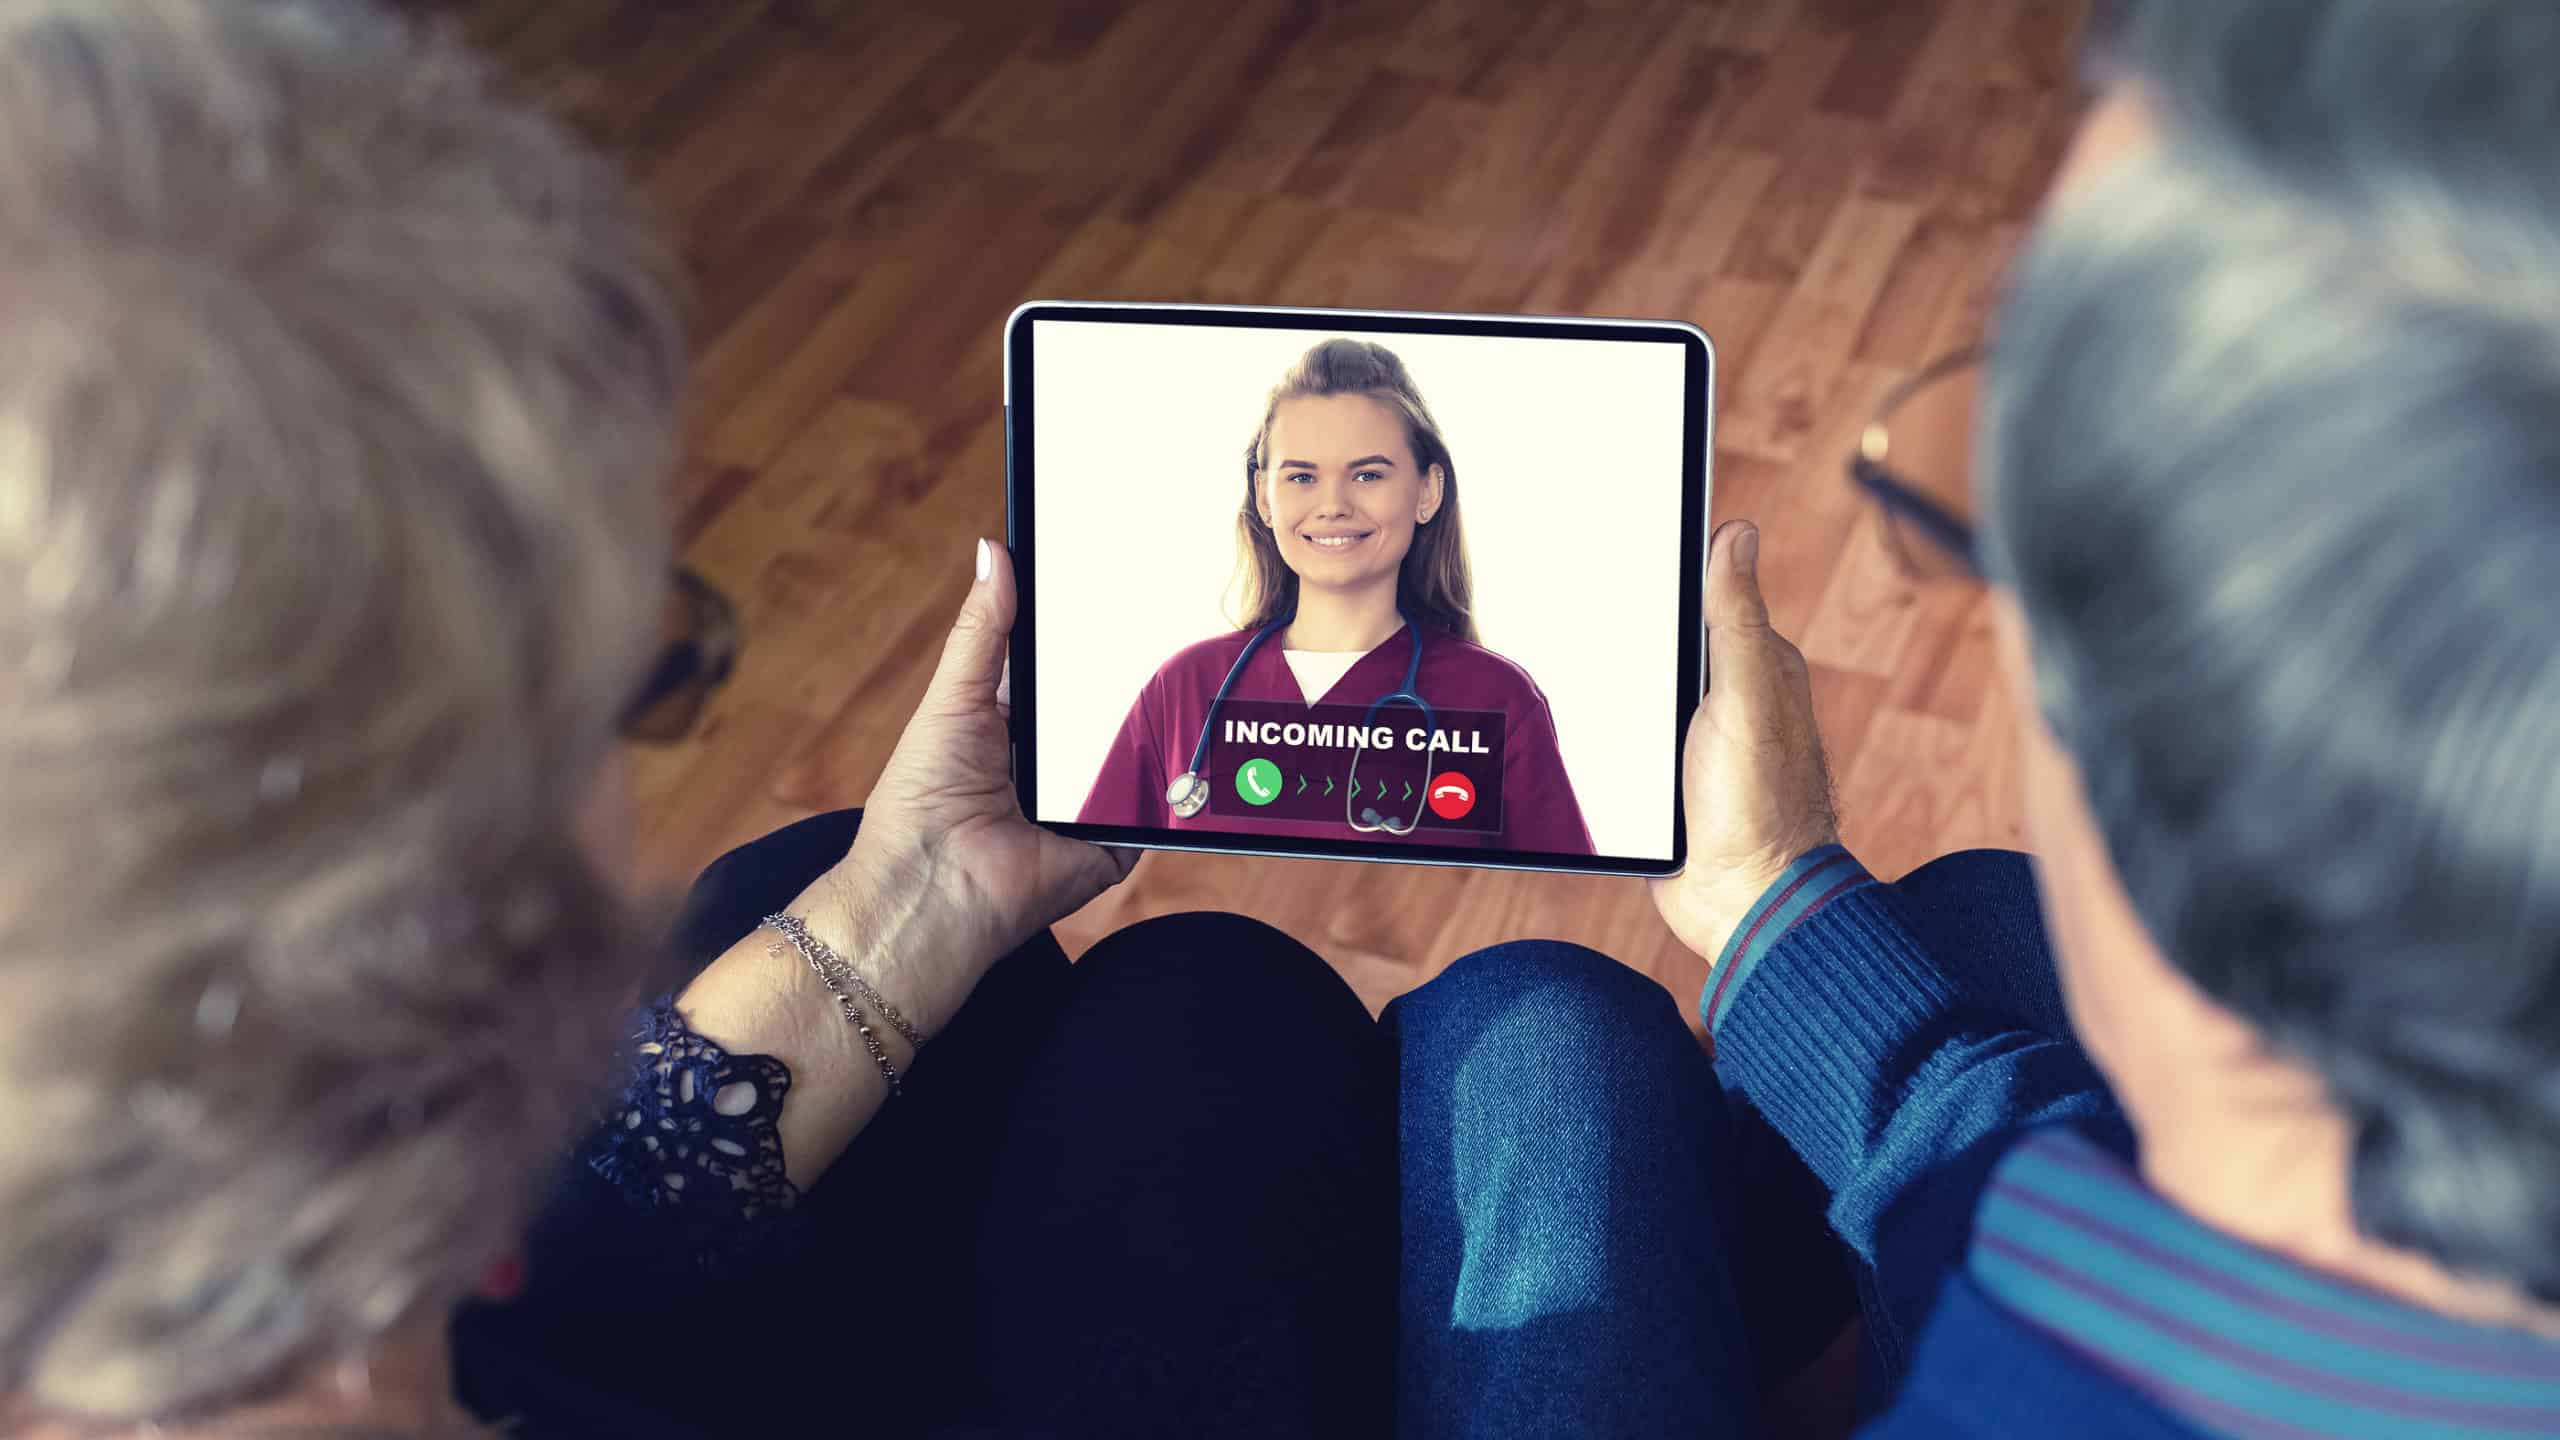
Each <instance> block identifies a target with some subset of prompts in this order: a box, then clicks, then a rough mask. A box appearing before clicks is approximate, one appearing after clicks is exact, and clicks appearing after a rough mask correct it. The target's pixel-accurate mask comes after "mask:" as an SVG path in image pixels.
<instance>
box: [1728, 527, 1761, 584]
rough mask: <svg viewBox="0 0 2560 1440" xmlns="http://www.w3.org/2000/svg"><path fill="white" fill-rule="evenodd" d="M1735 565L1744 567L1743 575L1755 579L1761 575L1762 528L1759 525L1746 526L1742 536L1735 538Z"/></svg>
mask: <svg viewBox="0 0 2560 1440" xmlns="http://www.w3.org/2000/svg"><path fill="white" fill-rule="evenodd" d="M1733 563H1735V564H1736V565H1739V566H1741V567H1742V573H1743V574H1745V575H1750V576H1753V577H1755V578H1756V577H1757V576H1758V575H1759V573H1760V527H1759V526H1757V525H1745V526H1743V527H1742V533H1741V534H1739V535H1737V536H1735V537H1734V538H1733Z"/></svg>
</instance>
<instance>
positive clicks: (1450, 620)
mask: <svg viewBox="0 0 2560 1440" xmlns="http://www.w3.org/2000/svg"><path fill="white" fill-rule="evenodd" d="M1302 395H1315V396H1323V395H1366V396H1368V397H1369V398H1370V399H1372V400H1375V401H1377V402H1378V403H1379V404H1381V405H1384V406H1386V407H1387V408H1389V409H1391V410H1393V411H1395V412H1396V413H1397V414H1398V415H1399V416H1401V417H1402V418H1403V420H1404V427H1405V436H1406V439H1407V441H1408V442H1409V443H1410V444H1411V445H1412V447H1413V463H1414V468H1415V469H1416V470H1418V471H1420V472H1421V473H1423V474H1426V475H1427V474H1429V473H1430V471H1431V467H1432V466H1434V465H1437V466H1439V467H1440V475H1441V482H1440V508H1439V509H1438V510H1437V511H1435V512H1433V514H1432V516H1431V519H1430V520H1429V521H1428V522H1425V523H1422V524H1418V525H1416V526H1415V527H1414V532H1413V545H1412V547H1411V548H1410V549H1408V550H1406V551H1405V556H1404V566H1403V569H1402V570H1401V571H1400V572H1399V574H1398V575H1397V577H1396V605H1397V607H1398V608H1399V609H1401V610H1403V611H1404V613H1405V614H1407V615H1409V616H1411V617H1413V619H1414V620H1415V622H1416V623H1419V624H1424V625H1429V626H1432V627H1434V628H1436V629H1440V630H1445V631H1447V632H1448V633H1450V634H1452V635H1455V636H1457V637H1458V638H1459V639H1461V640H1465V641H1467V642H1469V643H1471V644H1472V643H1475V642H1476V622H1475V610H1474V601H1473V598H1472V597H1473V595H1474V589H1475V586H1474V581H1473V579H1472V578H1471V576H1470V573H1469V571H1468V569H1467V537H1466V532H1465V531H1464V530H1463V529H1461V528H1460V526H1459V523H1458V466H1457V462H1456V461H1454V460H1452V459H1450V458H1449V445H1448V442H1447V441H1445V440H1443V439H1442V438H1441V436H1440V426H1439V422H1437V421H1435V420H1433V419H1432V418H1431V410H1430V407H1428V406H1426V405H1424V404H1423V403H1422V391H1421V390H1420V389H1419V388H1418V387H1416V386H1415V385H1414V383H1413V375H1412V373H1411V372H1410V371H1408V370H1406V369H1405V368H1404V361H1402V360H1401V359H1398V358H1397V357H1396V353H1395V352H1394V351H1392V350H1390V349H1388V348H1387V347H1386V346H1384V345H1380V344H1377V343H1376V342H1374V341H1369V340H1327V341H1325V342H1324V343H1323V344H1321V345H1318V346H1316V347H1315V348H1314V349H1312V350H1309V351H1308V352H1307V353H1306V354H1305V355H1303V356H1300V357H1299V359H1298V363H1297V364H1296V365H1295V366H1293V367H1291V368H1290V371H1289V373H1288V374H1287V375H1286V376H1284V377H1282V378H1281V381H1280V383H1279V384H1278V385H1277V386H1275V387H1274V388H1273V389H1272V391H1271V400H1270V403H1268V404H1266V405H1264V406H1263V407H1262V425H1261V428H1259V429H1257V430H1255V431H1254V432H1253V441H1252V443H1251V444H1249V445H1247V446H1245V451H1244V504H1243V506H1242V507H1241V508H1240V509H1238V510H1237V511H1236V571H1237V586H1238V588H1239V590H1240V591H1241V592H1242V598H1241V601H1240V603H1239V605H1238V610H1239V611H1240V613H1241V619H1240V621H1239V623H1238V626H1237V628H1239V629H1244V630H1256V629H1260V628H1261V627H1262V626H1265V625H1268V624H1270V623H1272V622H1273V621H1275V620H1279V619H1283V618H1285V617H1287V616H1289V615H1291V614H1293V613H1295V612H1296V610H1297V608H1298V576H1297V572H1295V571H1293V570H1291V569H1290V568H1289V566H1288V563H1287V562H1286V561H1283V560H1282V559H1281V558H1280V542H1279V540H1278V539H1277V538H1276V537H1274V536H1273V535H1272V533H1271V526H1270V525H1269V524H1267V523H1265V522H1264V520H1263V518H1262V510H1261V507H1260V506H1258V505H1256V504H1255V503H1254V496H1255V490H1256V487H1257V486H1258V485H1260V483H1261V480H1262V471H1263V467H1264V466H1265V465H1267V464H1269V463H1270V454H1269V451H1270V446H1271V417H1272V416H1273V414H1275V413H1276V412H1277V411H1278V410H1279V408H1280V402H1281V401H1283V400H1294V399H1296V398H1298V397H1299V396H1302Z"/></svg>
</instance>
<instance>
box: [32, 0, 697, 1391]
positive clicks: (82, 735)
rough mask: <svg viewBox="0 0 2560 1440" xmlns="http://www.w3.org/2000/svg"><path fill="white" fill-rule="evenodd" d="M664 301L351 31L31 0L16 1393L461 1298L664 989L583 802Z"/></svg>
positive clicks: (210, 1374) (424, 81)
mask: <svg viewBox="0 0 2560 1440" xmlns="http://www.w3.org/2000/svg"><path fill="white" fill-rule="evenodd" d="M676 280H677V276H676V272H675V267H674V266H673V264H672V263H671V260H670V258H669V256H668V255H667V254H666V252H665V251H664V249H663V247H662V246H661V245H660V244H659V243H658V242H657V241H656V239H655V238H654V237H653V235H652V234H651V232H650V230H649V229H648V227H647V226H646V225H645V224H643V223H642V222H641V221H640V219H639V218H638V214H637V212H636V210H635V208H634V207H633V205H632V204H631V201H630V197H629V196H628V195H627V194H626V193H625V190H624V188H623V187H622V186H621V184H620V183H619V182H618V181H617V179H616V177H615V176H614V175H613V174H612V173H611V171H610V170H609V169H608V168H607V167H606V166H605V165H604V164H602V163H601V162H600V161H599V160H598V159H597V158H596V157H594V156H593V155H591V154H590V153H589V152H588V151H586V150H585V149H584V148H582V147H581V146H580V145H578V144H577V143H575V142H574V141H573V140H572V139H571V138H570V137H569V136H568V135H566V134H565V133H563V131H562V130H560V129H559V128H557V127H556V126H555V125H554V124H552V123H551V122H550V121H548V120H546V119H544V118H542V117H541V116H540V115H538V114H537V113H535V112H534V111H533V110H531V109H529V108H525V107H523V106H521V105H518V104H515V103H512V102H509V101H506V100H504V99H501V98H499V97H497V96H495V95H494V94H493V93H492V91H491V88H490V86H489V85H488V84H487V82H486V79H485V77H484V75H483V73H482V71H481V70H480V69H479V67H478V66H476V65H475V64H474V63H473V62H471V61H470V60H469V59H468V58H467V57H466V56H465V55H464V54H463V53H462V52H461V51H460V49H459V47H458V46H456V45H455V44H454V43H452V42H451V41H450V40H448V39H446V38H444V36H443V35H442V34H441V32H438V33H435V34H426V33H421V32H418V31H416V30H414V29H413V28H412V27H411V25H410V24H408V23H407V22H405V21H403V20H400V19H399V18H397V17H396V16H394V15H393V14H391V13H389V12H387V11H384V10H381V9H377V8H375V7H374V6H373V5H371V4H364V3H351V0H308V3H295V0H262V3H255V4H249V3H239V0H15V3H12V4H10V5H8V6H7V7H6V9H5V10H0V332H4V333H5V334H6V335H7V341H6V343H5V345H0V833H5V834H6V835H7V836H8V838H9V844H8V846H7V847H6V849H5V851H0V1085H5V1087H6V1093H7V1094H8V1095H9V1097H10V1101H9V1103H8V1104H7V1105H6V1106H4V1107H0V1216H6V1217H7V1218H6V1221H5V1223H0V1393H6V1392H9V1391H13V1390H14V1391H17V1392H18V1393H20V1394H21V1395H23V1396H30V1397H32V1399H33V1400H34V1402H35V1403H36V1404H38V1405H40V1406H43V1407H47V1408H54V1409H59V1410H65V1411H74V1412H80V1413H86V1414H90V1415H97V1416H132V1415H139V1414H146V1413H152V1412H157V1411H162V1410H166V1409H170V1408H172V1407H185V1406H189V1405H196V1404H201V1403H204V1402H207V1401H210V1400H213V1399H217V1398H220V1397H223V1396H225V1395H228V1394H232V1393H237V1392H239V1391H241V1390H242V1389H244V1388H246V1387H250V1386H253V1385H256V1384H260V1383H264V1382H266V1381H268V1380H271V1379H273V1378H274V1377H275V1376H276V1375H278V1374H280V1373H282V1371H283V1370H284V1369H285V1368H286V1367H288V1366H289V1365H293V1364H297V1363H299V1362H301V1361H303V1360H305V1359H315V1360H316V1359H319V1358H325V1357H323V1356H320V1355H319V1350H320V1347H322V1346H324V1345H337V1344H341V1343H345V1344H350V1345H360V1344H362V1343H364V1342H366V1341H367V1340H369V1339H370V1338H371V1337H373V1336H375V1335H378V1334H380V1333H381V1332H383V1331H384V1330H385V1329H386V1328H388V1327H390V1326H391V1325H393V1324H394V1322H396V1321H400V1320H402V1319H405V1318H407V1317H411V1316H414V1315H420V1314H437V1315H440V1314H441V1312H442V1311H443V1310H445V1309H447V1308H450V1306H451V1305H452V1304H453V1303H454V1302H455V1301H456V1300H458V1299H459V1298H460V1297H461V1296H462V1295H463V1294H464V1293H465V1292H466V1291H467V1290H468V1288H469V1283H470V1281H471V1280H472V1279H473V1278H474V1277H475V1276H476V1274H477V1273H478V1272H479V1271H480V1269H481V1268H482V1267H484V1266H485V1265H486V1263H487V1262H488V1260H489V1259H490V1258H491V1257H493V1256H494V1255H497V1254H499V1253H502V1252H503V1251H505V1250H506V1249H507V1248H508V1247H509V1246H511V1245H512V1244H513V1243H514V1242H515V1239H516V1237H517V1235H518V1234H519V1233H520V1228H521V1226H522V1225H523V1223H524V1221H525V1218H526V1212H527V1209H528V1207H529V1202H530V1200H531V1199H532V1198H533V1197H532V1189H531V1187H532V1185H533V1184H534V1183H535V1182H536V1181H537V1180H538V1179H539V1178H540V1172H541V1171H542V1170H543V1169H545V1168H547V1167H546V1164H545V1161H546V1157H549V1156H551V1155H554V1154H556V1152H557V1150H558V1148H559V1146H560V1145H561V1143H562V1142H563V1140H564V1138H565V1137H566V1135H567V1133H568V1127H569V1125H570V1124H572V1123H573V1120H574V1118H575V1115H576V1114H577V1113H579V1112H580V1111H581V1108H582V1107H581V1102H582V1101H584V1100H586V1099H589V1098H591V1097H592V1092H591V1086H592V1085H593V1083H594V1082H595V1080H596V1079H597V1078H598V1077H599V1076H600V1075H602V1073H603V1071H604V1069H605V1063H604V1062H605V1060H606V1058H607V1057H608V1056H609V1054H610V1052H611V1048H612V1041H613V1036H612V1034H611V1031H612V1028H613V1026H614V1024H615V1022H616V1020H617V1018H618V1017H619V1016H620V1015H621V1014H622V1013H624V1012H623V1010H622V1007H623V1006H625V1005H627V1004H629V1003H631V1002H633V1001H634V1000H636V999H637V998H638V997H639V990H640V987H641V985H642V984H643V977H642V975H641V969H642V967H643V965H644V964H645V963H646V962H645V960H644V959H643V956H644V949H643V944H642V937H643V935H644V933H645V932H644V931H642V930H641V929H640V928H639V927H638V922H637V921H636V920H635V919H634V917H633V916H632V915H631V914H630V913H629V912H627V911H626V910H625V909H624V907H622V906H621V905H620V903H619V902H618V901H617V899H616V898H615V897H614V896H613V895H612V894H611V893H610V891H609V888H608V886H607V885H606V884H605V882H604V880H603V878H602V877H600V876H599V875H598V874H596V873H595V872H594V870H593V868H592V866H591V864H590V862H589V861H588V860H587V858H586V857H585V855H584V853H583V852H582V851H581V849H580V847H579V846H578V844H577V842H576V840H575V838H574V833H573V827H574V821H573V818H572V817H573V814H574V811H575V808H576V805H577V803H578V800H579V797H580V796H581V794H582V793H583V792H584V791H585V790H586V788H587V787H588V786H589V785H590V784H591V783H592V781H593V778H594V776H595V774H596V771H597V768H598V766H599V764H600V763H601V761H602V760H603V758H604V757H605V755H606V753H607V748H608V745H609V742H610V736H611V733H612V727H613V722H614V720H615V719H616V718H617V712H618V710H619V707H620V705H621V703H622V701H623V700H624V699H625V698H626V696H627V695H628V693H629V689H630V687H632V686H633V685H635V684H636V683H637V681H638V679H639V678H640V676H641V674H642V668H643V664H644V662H645V661H646V659H647V658H648V650H649V647H650V645H651V644H652V643H653V642H654V641H655V640H656V638H657V635H658V630H657V625H658V614H659V606H660V604H661V601H662V598H663V596H664V594H665V584H666V572H665V565H666V563H667V558H668V557H667V553H666V547H667V531H666V525H665V521H664V518H663V513H662V512H663V504H664V499H663V490H662V487H663V481H664V477H665V475H666V473H667V470H668V467H669V465H670V463H671V460H672V451H673V447H674V430H675V424H676V420H675V401H676V397H677V394H678V391H679V386H680V381H681V377H682V371H683V358H682V357H683V337H682V334H681V327H680V322H679V318H678V315H677V313H676V308H675V307H676V304H677V291H676V288H675V287H676Z"/></svg>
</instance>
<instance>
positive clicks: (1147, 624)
mask: <svg viewBox="0 0 2560 1440" xmlns="http://www.w3.org/2000/svg"><path fill="white" fill-rule="evenodd" d="M1712 367H1713V354H1712V351H1711V349H1710V347H1709V344H1708V342H1707V339H1706V337H1705V336H1704V335H1703V334H1701V333H1700V332H1699V331H1697V330H1696V329H1695V328H1694V327H1691V326H1686V325H1679V324H1673V323H1668V322H1647V321H1588V320H1545V319H1523V318H1503V317H1487V316H1450V315H1416V314H1403V313H1396V314H1385V313H1373V312H1348V311H1343V312H1319V311H1297V310H1245V309H1233V308H1220V307H1135V306H1115V305H1077V304H1036V305H1028V306H1025V307H1023V308H1022V309H1021V310H1019V311H1017V312H1016V313H1015V316H1014V319H1013V322H1012V324H1011V325H1010V326H1009V327H1008V332H1007V342H1006V402H1007V428H1006V441H1007V456H1008V461H1009V475H1008V489H1007V494H1008V501H1009V512H1010V528H1011V542H1012V546H1013V550H1014V556H1015V559H1016V562H1017V564H1018V565H1019V566H1020V567H1021V573H1022V575H1023V576H1024V577H1025V579H1024V585H1023V591H1022V597H1021V601H1022V608H1021V620H1020V623H1019V624H1018V625H1017V626H1016V628H1015V631H1014V635H1013V646H1012V650H1013V672H1012V673H1013V682H1014V686H1013V694H1014V700H1015V710H1014V722H1015V734H1014V757H1015V773H1016V776H1017V779H1018V783H1019V789H1020V794H1021V800H1022V806H1023V809H1024V811H1025V813H1027V814H1028V815H1029V816H1030V817H1031V818H1032V819H1034V820H1036V821H1039V822H1040V823H1042V824H1044V825H1047V826H1050V827H1052V828H1054V829H1057V830H1060V831H1062V832H1064V833H1066V834H1068V835H1075V836H1081V837H1086V838H1090V839H1095V840H1107V841H1110V842H1113V843H1119V844H1130V845H1139V846H1157V847H1165V848H1181V849H1206V850H1236V851H1244V852H1254V853H1268V854H1288V855H1323V856H1337V857H1353V858H1368V859H1390V860H1405V861H1424V862H1433V863H1443V864H1447V863H1459V864H1476V865H1496V866H1508V867H1515V868H1537V869H1564V870H1584V871H1600V872H1608V873H1625V874H1646V875H1664V874H1670V873H1674V872H1676V871H1677V870H1678V869H1679V868H1680V863H1681V858H1682V846H1683V843H1684V837H1683V835H1682V833H1681V827H1680V823H1679V822H1680V817H1679V798H1678V797H1679V789H1678V784H1679V755H1680V740H1681V736H1682V733H1683V729H1684V727H1685V726H1686V724H1687V722H1688V720H1689V716H1690V713H1691V708H1692V705H1693V703H1694V702H1695V700H1696V698H1697V696H1698V693H1699V682H1700V674H1701V671H1700V661H1701V648H1702V645H1701V638H1700V631H1699V610H1698V599H1697V596H1698V576H1699V570H1700V565H1701V557H1702V552H1703V549H1704V528H1705V523H1706V513H1707V498H1708V494H1707V492H1708V457H1709V455H1710V453H1711V425H1712V416H1711V408H1710V396H1711V394H1712ZM1275 382H1276V383H1275ZM1462 497H1463V501H1464V503H1463V504H1462V503H1461V501H1462ZM1204 637H1205V638H1204Z"/></svg>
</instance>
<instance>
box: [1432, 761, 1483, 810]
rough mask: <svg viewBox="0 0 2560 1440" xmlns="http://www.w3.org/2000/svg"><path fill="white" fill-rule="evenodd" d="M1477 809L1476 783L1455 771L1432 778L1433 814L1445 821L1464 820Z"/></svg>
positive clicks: (1444, 772) (1445, 772)
mask: <svg viewBox="0 0 2560 1440" xmlns="http://www.w3.org/2000/svg"><path fill="white" fill-rule="evenodd" d="M1474 808H1476V782H1474V781H1473V780H1470V779H1468V778H1467V777H1466V776H1464V775H1461V774H1459V773H1458V772H1457V771H1455V770H1443V771H1441V772H1440V773H1439V774H1437V775H1435V776H1433V777H1431V813H1432V814H1434V815H1437V816H1439V817H1440V818H1441V819H1443V820H1464V819H1466V818H1467V812H1468V811H1470V810H1473V809H1474Z"/></svg>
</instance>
